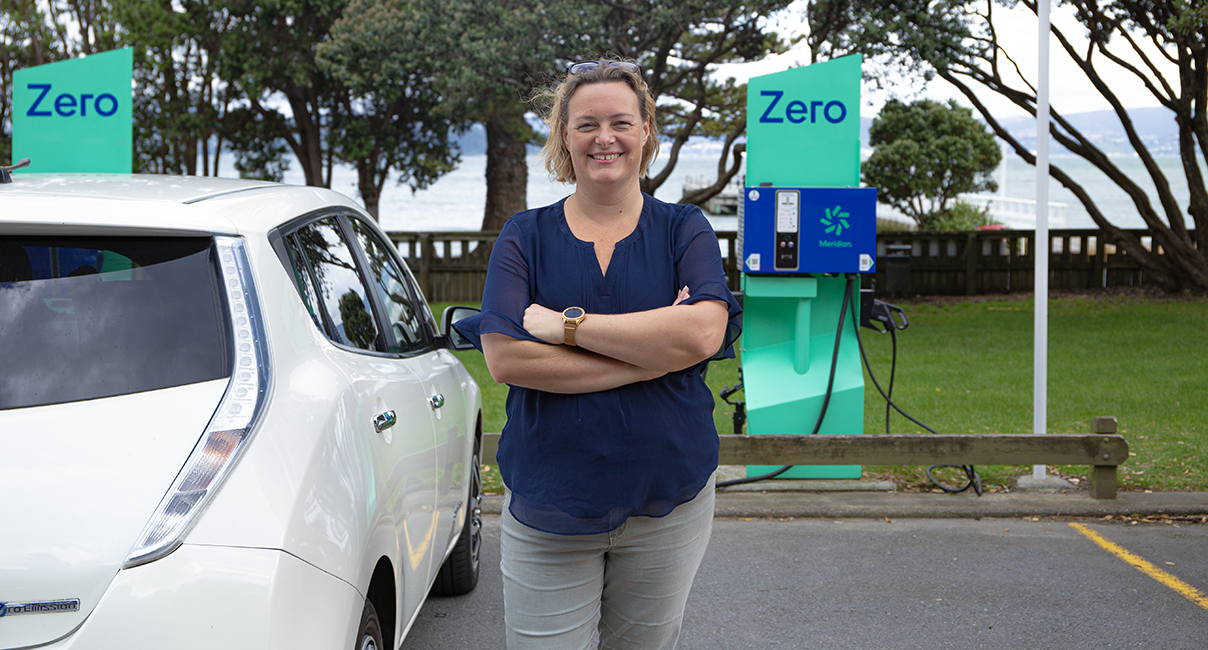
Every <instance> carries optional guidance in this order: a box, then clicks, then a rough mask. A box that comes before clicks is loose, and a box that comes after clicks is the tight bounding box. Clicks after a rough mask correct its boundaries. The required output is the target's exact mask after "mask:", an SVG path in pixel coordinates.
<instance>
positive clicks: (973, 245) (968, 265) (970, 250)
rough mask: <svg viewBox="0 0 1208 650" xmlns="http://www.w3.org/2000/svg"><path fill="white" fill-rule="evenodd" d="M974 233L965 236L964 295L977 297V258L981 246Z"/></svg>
mask: <svg viewBox="0 0 1208 650" xmlns="http://www.w3.org/2000/svg"><path fill="white" fill-rule="evenodd" d="M980 243H981V242H979V241H978V239H977V233H976V232H970V233H969V234H967V235H965V295H966V296H975V295H977V256H978V255H981V246H980Z"/></svg>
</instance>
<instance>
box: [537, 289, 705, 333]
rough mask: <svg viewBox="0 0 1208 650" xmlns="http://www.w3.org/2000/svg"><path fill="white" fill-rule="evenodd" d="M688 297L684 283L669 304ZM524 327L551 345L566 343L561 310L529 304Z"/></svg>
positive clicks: (675, 303) (674, 304) (674, 303)
mask: <svg viewBox="0 0 1208 650" xmlns="http://www.w3.org/2000/svg"><path fill="white" fill-rule="evenodd" d="M689 297H690V294H689V293H688V285H686V284H685V285H684V288H683V289H680V290H679V293H677V294H675V301H674V302H672V303H671V306H672V307H674V306H676V305H678V304H680V303H681V302H683V301H685V300H687V299H688V298H689ZM524 329H526V330H528V333H529V334H532V335H533V336H535V337H537V338H539V339H541V340H542V341H545V342H546V343H551V344H553V345H564V344H565V343H566V321H565V320H564V319H563V318H562V312H558V311H554V310H552V309H547V308H545V307H542V306H541V305H538V304H537V303H533V304H531V305H529V306H528V308H527V309H525V310H524Z"/></svg>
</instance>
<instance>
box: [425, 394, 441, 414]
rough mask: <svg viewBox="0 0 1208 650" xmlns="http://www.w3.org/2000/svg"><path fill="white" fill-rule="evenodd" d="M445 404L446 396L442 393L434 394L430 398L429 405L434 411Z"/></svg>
mask: <svg viewBox="0 0 1208 650" xmlns="http://www.w3.org/2000/svg"><path fill="white" fill-rule="evenodd" d="M444 405H445V396H444V395H441V394H440V393H437V394H435V395H433V396H432V397H429V398H428V406H431V407H432V410H433V411H435V410H436V409H438V408H440V407H442V406H444Z"/></svg>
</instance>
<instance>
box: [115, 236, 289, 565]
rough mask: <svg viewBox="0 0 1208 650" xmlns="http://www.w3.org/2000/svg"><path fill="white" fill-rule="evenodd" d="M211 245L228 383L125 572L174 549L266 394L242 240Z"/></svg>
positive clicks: (260, 332)
mask: <svg viewBox="0 0 1208 650" xmlns="http://www.w3.org/2000/svg"><path fill="white" fill-rule="evenodd" d="M214 243H215V247H216V249H217V251H218V264H219V268H220V271H221V277H222V282H223V285H224V287H225V289H226V298H227V300H226V305H227V309H228V311H229V320H230V323H231V328H232V331H233V338H232V340H233V341H234V365H233V366H232V370H231V379H230V381H229V382H228V384H227V389H226V392H225V393H224V394H223V396H222V401H220V402H219V404H218V409H217V410H216V411H214V416H213V417H212V418H211V419H210V423H209V425H207V426H206V429H205V432H204V433H203V434H202V436H201V439H200V440H198V443H197V446H196V447H194V448H193V452H192V453H191V454H189V458H188V460H187V461H185V464H184V467H182V468H181V470H180V473H179V474H177V476H176V480H175V481H173V482H172V487H171V488H170V489H169V490H168V493H167V494H165V495H164V498H163V499H162V500H161V501H160V503H159V506H158V507H157V508H156V509H155V513H154V514H153V515H152V516H151V519H150V520H149V521H148V522H147V526H146V527H145V528H144V529H143V531H142V532H141V533H140V534H139V537H138V542H137V543H136V544H135V545H134V548H133V549H131V551H130V554H129V555H128V556H127V557H126V562H125V564H124V565H123V566H124V567H126V568H129V567H134V566H138V565H140V564H146V563H147V562H151V561H154V560H157V559H159V558H161V557H163V556H165V555H167V554H169V553H171V552H172V551H174V550H176V548H177V547H178V546H180V544H181V540H183V539H184V537H185V535H186V534H187V533H188V532H189V529H190V528H192V526H193V524H194V523H195V522H196V521H197V517H198V515H199V514H200V513H201V511H202V510H203V509H204V508H205V505H206V503H207V502H208V501H209V499H210V498H211V497H213V496H214V494H215V493H216V492H217V491H218V488H219V487H220V486H221V485H222V481H223V479H225V478H226V476H227V475H228V474H229V473H230V471H231V469H232V468H233V467H234V465H235V463H236V462H237V461H238V459H239V456H240V455H241V454H242V452H243V450H244V449H246V448H247V445H248V442H249V441H250V439H251V435H252V433H253V431H254V430H255V425H256V419H257V416H259V414H260V410H261V408H262V407H263V405H264V398H265V395H266V394H267V392H268V383H269V371H268V348H267V346H266V341H265V338H264V337H265V333H264V323H263V322H262V321H261V317H260V307H259V304H260V303H259V301H258V300H257V299H256V287H255V284H254V283H253V281H252V273H251V268H250V266H249V265H248V258H247V252H246V251H245V250H244V245H243V240H242V239H240V238H238V237H215V238H214Z"/></svg>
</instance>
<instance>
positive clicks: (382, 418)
mask: <svg viewBox="0 0 1208 650" xmlns="http://www.w3.org/2000/svg"><path fill="white" fill-rule="evenodd" d="M397 421H398V418H397V417H396V416H395V415H394V411H386V412H385V413H378V414H377V415H375V416H373V430H374V432H376V433H381V432H383V431H385V430H386V429H389V428H390V427H392V426H394V423H395V422H397Z"/></svg>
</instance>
